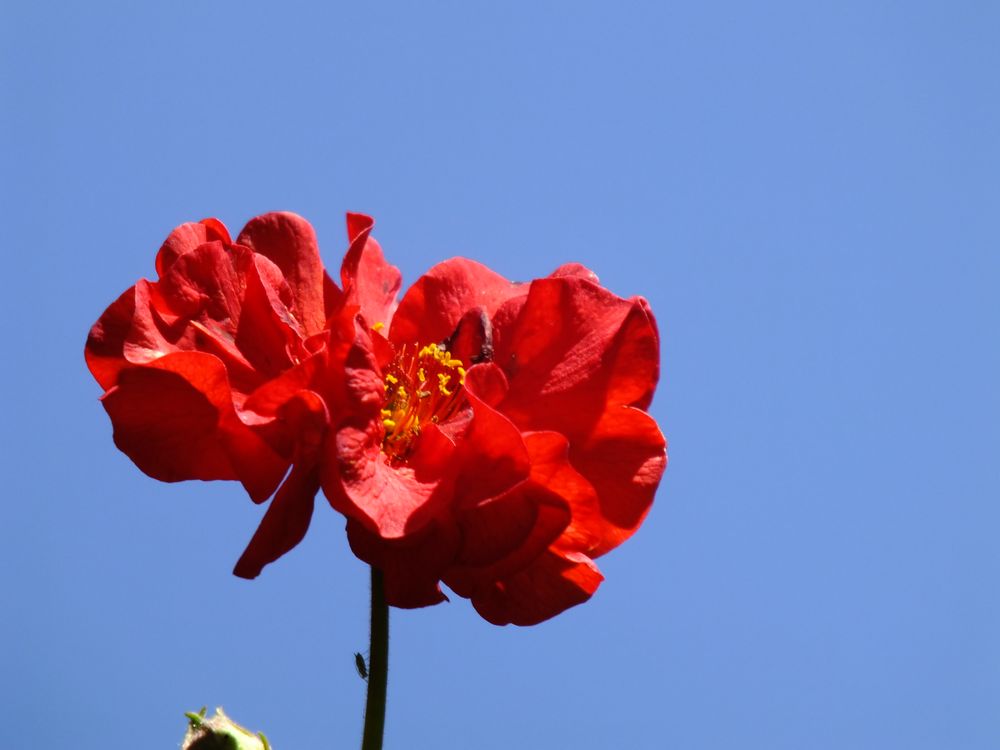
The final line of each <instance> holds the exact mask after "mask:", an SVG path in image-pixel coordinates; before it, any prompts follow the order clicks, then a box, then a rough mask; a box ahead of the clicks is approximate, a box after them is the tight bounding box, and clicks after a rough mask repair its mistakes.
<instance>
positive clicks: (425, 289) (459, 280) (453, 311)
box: [389, 258, 525, 345]
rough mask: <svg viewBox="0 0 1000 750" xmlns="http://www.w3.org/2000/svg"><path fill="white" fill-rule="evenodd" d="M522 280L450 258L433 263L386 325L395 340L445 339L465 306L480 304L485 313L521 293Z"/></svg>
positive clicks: (489, 313)
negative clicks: (515, 281) (510, 279)
mask: <svg viewBox="0 0 1000 750" xmlns="http://www.w3.org/2000/svg"><path fill="white" fill-rule="evenodd" d="M524 291H525V285H524V284H516V283H513V282H510V281H507V279H505V278H504V277H503V276H501V275H500V274H498V273H495V272H494V271H491V270H490V269H489V268H487V267H486V266H484V265H482V264H480V263H476V262H475V261H472V260H467V259H465V258H452V259H451V260H446V261H444V262H443V263H439V264H438V265H436V266H434V267H433V268H432V269H431V270H430V271H428V272H427V273H425V274H424V275H423V276H421V277H420V278H419V279H417V282H416V283H415V284H414V285H413V286H411V287H410V288H409V290H408V291H407V292H406V294H405V295H404V297H403V299H402V301H401V302H400V303H399V309H398V310H396V315H395V317H394V318H393V320H392V327H391V328H390V329H389V339H390V340H391V341H392V342H393V343H395V344H417V343H419V344H421V345H422V344H426V343H430V342H434V343H437V342H441V341H444V340H445V339H446V338H447V337H448V336H450V335H451V334H452V332H453V331H454V330H455V328H456V327H457V326H458V323H459V321H460V320H461V319H462V316H463V315H465V313H466V312H467V311H468V310H473V309H475V308H482V309H483V310H485V311H486V313H487V316H488V317H492V316H493V313H494V311H496V310H497V308H499V307H500V305H502V304H503V303H504V302H505V301H507V300H508V299H510V298H511V297H514V296H517V295H519V294H523V293H524Z"/></svg>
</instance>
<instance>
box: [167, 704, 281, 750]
mask: <svg viewBox="0 0 1000 750" xmlns="http://www.w3.org/2000/svg"><path fill="white" fill-rule="evenodd" d="M185 716H187V717H188V721H189V722H190V723H189V724H188V730H187V734H185V735H184V742H183V743H182V744H181V750H271V746H270V745H269V744H268V742H267V738H266V737H264V734H263V732H257V734H254V733H253V732H251V731H250V730H249V729H246V728H245V727H241V726H240V725H239V724H237V723H236V722H234V721H233V720H232V719H230V718H229V717H228V716H226V714H225V713H223V711H222V709H221V708H216V709H215V716H213V717H212V718H210V719H206V718H205V709H204V708H202V709H201V711H199V712H197V713H194V712H189V713H187V714H185Z"/></svg>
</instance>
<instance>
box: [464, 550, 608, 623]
mask: <svg viewBox="0 0 1000 750" xmlns="http://www.w3.org/2000/svg"><path fill="white" fill-rule="evenodd" d="M603 580H604V576H602V575H601V572H600V571H599V570H598V569H597V566H596V565H594V563H593V561H592V560H591V559H590V558H588V557H587V556H586V555H583V554H580V553H577V552H570V553H558V552H551V551H550V552H546V553H544V554H543V555H541V556H539V557H538V558H536V559H535V561H534V562H533V563H532V564H531V565H530V566H528V567H527V568H525V569H523V570H522V571H520V572H519V573H517V574H515V575H513V576H511V577H510V578H507V579H504V580H502V581H499V582H497V583H494V584H492V585H491V586H489V587H486V588H484V589H482V590H480V591H478V592H476V594H475V595H473V597H472V605H473V606H474V607H475V608H476V611H477V612H478V613H479V614H480V615H482V616H483V617H484V618H485V619H486V620H488V621H489V622H492V623H493V624H494V625H508V624H512V625H537V624H538V623H540V622H542V621H544V620H548V619H549V618H551V617H555V616H556V615H558V614H559V613H560V612H563V611H564V610H566V609H569V608H570V607H573V606H575V605H577V604H582V603H583V602H585V601H587V600H588V599H589V598H590V597H591V596H592V595H593V593H594V592H595V591H596V590H597V587H598V586H600V585H601V581H603Z"/></svg>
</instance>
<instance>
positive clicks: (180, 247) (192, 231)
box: [156, 219, 232, 276]
mask: <svg viewBox="0 0 1000 750" xmlns="http://www.w3.org/2000/svg"><path fill="white" fill-rule="evenodd" d="M214 241H218V242H222V243H224V244H226V245H229V244H231V243H232V240H231V239H230V238H229V231H228V230H227V229H226V227H225V225H224V224H223V223H222V222H221V221H219V220H218V219H202V220H201V221H199V222H189V223H187V224H181V225H180V226H179V227H177V228H176V229H175V230H174V231H172V232H171V233H170V235H169V236H168V237H167V239H166V240H165V241H164V242H163V245H161V246H160V250H159V252H158V253H157V254H156V273H157V274H159V275H160V276H163V274H165V273H166V272H167V270H168V269H169V268H170V266H171V265H173V263H174V261H175V260H177V259H178V258H179V257H181V256H182V255H184V254H185V253H188V252H191V251H192V250H194V249H195V248H196V247H198V246H199V245H203V244H205V243H206V242H214Z"/></svg>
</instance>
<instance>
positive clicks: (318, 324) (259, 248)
mask: <svg viewBox="0 0 1000 750" xmlns="http://www.w3.org/2000/svg"><path fill="white" fill-rule="evenodd" d="M236 242H237V243H239V244H240V245H246V246H247V247H249V248H251V249H252V250H253V251H254V252H257V253H260V254H261V255H263V256H265V257H267V258H268V259H270V260H271V261H273V262H274V263H275V265H277V266H278V268H280V269H281V273H282V275H283V276H284V277H285V280H286V281H287V282H288V286H289V287H290V288H291V291H292V300H293V308H294V313H295V316H296V318H298V320H299V321H300V322H301V323H302V327H303V329H304V330H305V332H306V334H313V333H317V332H319V331H322V330H323V327H324V323H325V322H326V319H327V317H328V316H329V315H330V314H331V313H332V312H333V310H332V308H334V307H338V306H339V305H340V302H341V300H340V299H337V298H334V299H329V297H330V295H333V296H334V297H339V291H338V290H336V287H334V286H333V285H332V284H330V283H329V282H328V281H327V279H326V271H324V270H323V261H322V260H321V259H320V255H319V246H318V245H317V243H316V233H315V232H314V231H313V228H312V225H311V224H309V222H308V221H306V220H305V219H303V218H302V217H301V216H298V215H296V214H293V213H288V212H279V213H269V214H264V215H262V216H258V217H256V218H254V219H251V220H250V221H249V222H248V223H247V225H246V226H245V227H243V231H242V232H240V236H239V237H238V238H237V239H236Z"/></svg>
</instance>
